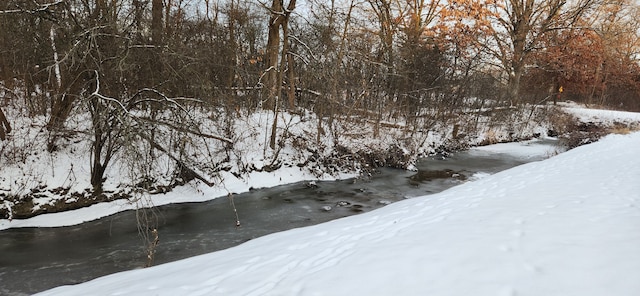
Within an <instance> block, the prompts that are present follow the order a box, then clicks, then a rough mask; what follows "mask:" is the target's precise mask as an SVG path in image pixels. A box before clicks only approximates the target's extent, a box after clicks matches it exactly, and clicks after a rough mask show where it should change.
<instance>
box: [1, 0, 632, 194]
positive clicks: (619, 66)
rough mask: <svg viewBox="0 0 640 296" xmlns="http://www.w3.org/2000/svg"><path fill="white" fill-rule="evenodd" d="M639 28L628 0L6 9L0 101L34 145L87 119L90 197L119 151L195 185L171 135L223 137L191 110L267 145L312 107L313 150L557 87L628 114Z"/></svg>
mask: <svg viewBox="0 0 640 296" xmlns="http://www.w3.org/2000/svg"><path fill="white" fill-rule="evenodd" d="M639 20H640V8H639V6H638V4H637V3H636V2H633V1H632V0H579V1H571V2H567V1H560V0H462V1H455V2H447V1H428V0H410V1H399V0H366V1H355V0H330V1H320V0H306V1H296V0H288V1H284V0H271V1H268V2H266V1H257V0H253V1H251V0H220V1H214V0H6V1H2V2H1V3H0V87H1V90H2V93H3V94H4V99H3V100H2V102H1V104H0V107H2V106H9V105H11V106H14V107H16V108H15V109H18V110H21V112H22V113H21V116H44V117H45V118H47V124H46V129H47V131H48V139H47V148H48V150H49V151H55V150H56V149H57V142H58V140H59V139H60V137H61V136H63V135H64V134H65V133H66V132H69V131H67V130H66V127H65V123H66V121H67V120H68V119H69V117H70V116H71V115H72V114H74V113H75V114H84V115H86V116H87V118H89V121H90V122H91V137H92V150H91V151H92V166H91V167H92V172H91V175H92V176H91V183H92V184H93V185H94V186H96V188H95V189H96V190H97V191H100V184H101V183H102V180H103V174H104V169H105V167H106V166H107V165H108V164H109V161H110V160H111V159H112V158H113V156H114V155H115V154H116V153H118V151H122V150H127V149H129V150H130V152H131V151H133V150H135V149H138V150H139V149H148V150H149V151H152V152H153V151H156V152H158V151H159V152H162V153H165V154H167V155H169V157H170V158H171V159H173V160H175V161H176V162H177V163H178V164H179V167H180V170H181V171H182V173H184V174H187V175H190V176H196V177H197V176H198V174H197V173H196V170H193V167H192V165H190V163H195V162H196V161H195V159H189V156H188V154H187V153H183V152H184V149H185V148H184V145H186V144H184V143H188V142H189V141H185V140H184V138H185V137H187V136H193V135H197V136H199V137H204V138H207V139H214V140H218V141H222V142H225V143H226V144H225V145H232V144H233V143H232V141H231V140H230V139H231V138H232V135H233V131H232V128H231V126H227V127H226V128H225V129H224V130H221V131H220V134H212V133H205V132H203V131H201V130H200V129H199V126H198V123H197V121H194V120H193V118H192V117H191V116H190V114H189V112H190V108H195V107H196V106H197V108H207V109H208V110H215V112H220V113H223V114H225V116H227V117H233V116H236V115H237V114H241V113H243V112H253V111H256V110H269V111H270V112H272V113H273V114H274V116H273V119H272V122H271V125H272V127H271V130H270V139H269V146H270V148H271V149H273V150H277V149H278V148H277V146H278V135H277V132H276V122H277V120H278V114H279V113H280V111H282V110H286V111H288V112H291V113H300V112H302V111H301V110H309V111H311V112H314V113H315V114H316V116H317V118H318V124H317V129H318V131H317V139H316V140H317V141H319V139H320V137H321V135H323V134H325V133H331V132H333V129H332V123H333V122H334V120H353V118H356V117H357V118H358V120H363V121H365V122H367V123H371V124H372V125H373V126H374V129H373V131H374V132H373V133H374V134H373V136H374V137H378V135H379V129H380V126H381V124H383V123H384V122H385V121H388V120H389V119H390V118H396V119H398V118H401V119H402V120H404V122H406V123H407V124H408V125H411V126H413V127H414V128H415V129H416V130H417V129H428V128H429V126H430V125H433V124H434V123H435V122H443V121H446V120H447V119H448V118H452V117H455V114H456V113H457V112H464V111H463V110H466V109H463V108H467V107H469V106H468V103H469V102H470V99H472V100H471V101H473V102H478V105H477V106H475V107H477V108H481V107H485V106H487V105H488V104H491V105H493V106H499V105H502V106H519V105H522V104H525V103H530V104H537V103H544V102H547V101H550V100H557V98H558V97H559V96H560V91H559V90H560V89H563V90H564V91H563V92H562V94H561V95H562V99H571V100H574V101H577V102H583V103H587V104H600V105H605V106H611V107H615V108H620V109H626V110H635V111H640V65H639V59H640V55H639V51H638V49H639V48H640V42H639V41H638V40H640V36H639V34H640V33H639V32H640V21H639ZM4 115H5V114H3V113H2V112H1V110H0V119H2V124H1V125H0V137H1V138H3V139H4V138H5V136H6V134H7V133H8V132H10V131H11V127H10V125H9V121H10V120H9V121H7V120H6V118H5V117H6V116H4ZM228 122H230V121H228ZM169 134H171V136H168V135H169ZM175 134H181V135H183V136H175ZM163 136H166V137H168V138H171V139H182V140H175V141H177V143H182V144H175V145H174V147H173V148H171V147H166V146H165V145H166V144H165V142H163V141H160V140H159V139H158V138H161V137H163ZM127 137H129V140H130V139H131V138H136V139H139V140H141V141H143V142H144V143H146V144H145V145H146V146H145V147H146V148H140V147H139V146H135V147H133V146H131V145H128V144H127V143H129V142H127V141H129V140H127ZM176 147H178V148H176ZM180 147H181V148H180ZM181 149H182V150H181ZM138 150H136V151H135V152H131V153H134V154H136V155H139V156H140V157H139V158H143V157H142V156H145V155H151V156H153V155H154V153H151V152H149V153H146V154H145V153H144V152H142V151H138ZM276 155H277V153H276ZM201 179H202V180H204V178H202V177H201Z"/></svg>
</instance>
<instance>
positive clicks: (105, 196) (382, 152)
mask: <svg viewBox="0 0 640 296" xmlns="http://www.w3.org/2000/svg"><path fill="white" fill-rule="evenodd" d="M547 114H551V115H552V116H548V117H547V118H545V119H544V120H543V121H539V122H538V123H537V126H535V127H533V128H531V129H530V130H529V131H528V132H526V133H520V134H518V135H517V136H514V135H513V134H512V133H510V132H509V131H507V130H502V131H499V133H500V134H498V133H497V132H496V129H493V134H490V135H487V134H484V135H471V136H469V135H463V136H461V134H460V133H461V132H460V130H462V129H459V128H458V127H457V126H456V125H454V127H453V131H449V132H448V133H447V132H446V131H444V132H442V134H445V135H447V136H445V137H442V138H441V139H440V142H439V144H438V145H437V146H436V145H434V143H431V146H430V147H428V148H427V149H425V147H419V149H412V150H407V149H405V148H404V147H399V146H398V145H397V144H395V143H393V141H392V143H387V145H381V146H378V149H367V151H366V152H365V151H363V150H360V151H353V149H346V148H344V147H343V149H335V151H334V152H333V153H332V154H331V155H332V156H331V157H332V158H334V159H331V160H330V163H322V162H327V160H323V159H316V160H315V161H314V162H313V163H309V161H308V160H307V161H305V162H304V163H295V164H292V161H284V163H285V164H286V165H284V166H280V167H278V168H275V169H273V170H271V169H269V170H266V169H264V168H261V169H256V168H254V169H253V170H251V171H249V172H247V173H246V175H244V176H238V175H237V174H232V173H228V172H225V171H222V172H220V173H219V175H218V181H219V183H218V184H217V185H216V186H213V187H209V186H206V185H205V184H203V183H202V182H199V181H198V180H193V181H190V182H185V183H183V184H173V185H172V186H164V185H162V186H156V187H152V190H139V189H136V188H128V187H124V189H122V190H120V191H106V192H104V193H101V194H93V193H92V192H91V190H90V189H86V190H85V191H83V192H69V189H68V188H63V187H59V188H53V189H47V188H41V187H37V186H36V187H34V188H31V189H30V190H29V192H28V193H27V194H25V195H23V196H21V197H20V198H19V199H18V200H19V201H21V202H18V203H14V204H13V205H11V206H5V207H0V217H2V219H0V230H2V229H7V228H14V227H32V226H41V224H42V223H39V222H38V220H41V219H36V218H38V217H40V216H50V215H54V214H61V213H68V214H65V215H61V216H74V215H73V214H74V213H78V215H75V216H77V217H76V218H71V219H70V220H72V221H69V222H60V223H54V224H53V225H54V226H63V225H66V224H69V225H73V224H78V223H82V222H85V221H89V220H94V219H98V218H101V217H104V216H109V215H112V214H115V213H117V212H120V211H125V210H135V209H140V208H149V207H154V206H159V205H163V204H168V203H177V202H178V203H179V202H202V201H206V200H212V199H215V198H220V197H224V196H231V195H233V194H237V193H242V192H246V191H249V190H252V189H254V188H264V187H273V186H278V185H283V184H289V183H296V182H301V181H318V180H338V179H348V178H366V177H367V176H369V175H371V174H375V172H376V169H377V168H379V167H393V168H400V169H412V166H413V164H414V163H415V161H417V159H418V158H419V157H424V156H426V155H428V154H431V153H444V154H446V153H452V152H456V151H461V150H466V149H469V148H471V147H474V146H484V145H490V144H496V143H505V142H519V141H524V140H529V139H532V138H536V137H541V136H551V137H559V138H560V139H562V142H563V143H564V145H565V146H566V148H568V149H572V148H575V147H578V146H581V145H584V144H588V143H592V142H595V141H597V140H598V139H600V138H601V137H603V136H605V135H607V134H610V133H625V132H629V131H631V130H634V129H637V126H638V125H637V124H635V125H629V124H623V123H617V122H616V123H614V124H611V123H603V122H581V121H580V120H578V119H577V118H575V117H573V116H571V115H570V114H568V113H558V112H553V113H547ZM542 133H546V135H543V134H542ZM395 140H396V141H397V139H395ZM336 159H338V160H340V159H347V160H348V161H345V162H339V161H336ZM283 176H285V177H284V178H283ZM45 193H46V195H49V196H51V195H58V196H64V198H56V199H53V200H54V202H53V203H52V204H48V205H46V204H45V205H39V206H37V207H36V206H34V204H33V200H34V198H37V197H38V196H39V195H42V194H45ZM176 195H182V196H189V197H188V198H180V197H176ZM69 196H70V197H71V198H69ZM70 201H71V202H70ZM83 209H85V210H84V211H82V212H86V213H84V214H82V213H79V212H78V211H80V210H83ZM89 213H92V214H89ZM61 218H62V217H61ZM62 220H64V219H62Z"/></svg>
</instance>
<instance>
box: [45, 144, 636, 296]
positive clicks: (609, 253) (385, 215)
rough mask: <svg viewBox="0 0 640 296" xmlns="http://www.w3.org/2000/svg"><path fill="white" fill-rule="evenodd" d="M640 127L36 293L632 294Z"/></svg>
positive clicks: (634, 280) (633, 288) (633, 293)
mask: <svg viewBox="0 0 640 296" xmlns="http://www.w3.org/2000/svg"><path fill="white" fill-rule="evenodd" d="M637 147H640V133H634V134H630V135H613V136H607V137H606V138H604V139H603V140H601V141H599V142H597V143H594V144H590V145H586V146H582V147H578V148H576V149H574V150H571V151H569V152H566V153H563V154H560V155H558V156H555V157H552V158H550V159H548V160H545V161H541V162H535V163H529V164H526V165H522V166H519V167H516V168H514V169H511V170H507V171H503V172H501V173H498V174H495V175H492V176H488V177H485V178H482V179H480V180H478V181H474V182H469V183H466V184H464V185H460V186H457V187H454V188H452V189H450V190H447V191H445V192H442V193H440V194H436V195H430V196H426V197H421V198H414V199H410V200H406V201H403V202H398V203H395V204H391V205H389V206H387V207H384V208H381V209H379V210H376V211H372V212H369V213H366V214H362V215H358V216H353V217H349V218H344V219H340V220H335V221H332V222H329V223H325V224H320V225H316V226H312V227H306V228H301V229H295V230H291V231H286V232H282V233H277V234H273V235H269V236H265V237H262V238H258V239H255V240H252V241H249V242H247V243H245V244H242V245H240V246H237V247H234V248H230V249H227V250H223V251H219V252H215V253H211V254H206V255H202V256H198V257H193V258H189V259H185V260H182V261H178V262H174V263H169V264H165V265H160V266H156V267H152V268H148V269H141V270H133V271H127V272H122V273H118V274H114V275H110V276H106V277H103V278H99V279H96V280H93V281H90V282H87V283H83V284H79V285H75V286H65V287H59V288H56V289H53V290H49V291H45V292H43V293H41V294H39V295H394V294H397V295H492V296H493V295H581V296H588V295H618V296H619V295H629V296H630V295H639V294H640V281H638V278H639V277H640V252H638V250H640V232H638V229H640V183H639V182H638V180H639V179H640V157H638V153H639V152H638V149H637Z"/></svg>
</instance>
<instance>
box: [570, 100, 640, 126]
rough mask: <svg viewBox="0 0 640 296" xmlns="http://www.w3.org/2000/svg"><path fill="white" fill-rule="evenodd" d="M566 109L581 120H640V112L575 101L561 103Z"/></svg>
mask: <svg viewBox="0 0 640 296" xmlns="http://www.w3.org/2000/svg"><path fill="white" fill-rule="evenodd" d="M561 105H562V106H563V109H562V110H564V111H566V112H568V113H570V114H572V115H574V116H575V117H577V118H578V120H580V121H581V122H599V123H605V124H613V123H616V122H617V123H635V124H638V123H639V122H640V113H638V112H625V111H616V110H602V109H589V108H584V107H583V106H580V105H578V104H576V103H573V102H564V103H561Z"/></svg>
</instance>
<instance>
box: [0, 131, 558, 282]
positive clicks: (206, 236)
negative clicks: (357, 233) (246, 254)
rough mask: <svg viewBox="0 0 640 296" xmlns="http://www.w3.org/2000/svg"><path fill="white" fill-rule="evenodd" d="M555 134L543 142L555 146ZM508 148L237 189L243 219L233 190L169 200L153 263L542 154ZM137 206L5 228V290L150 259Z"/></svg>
mask: <svg viewBox="0 0 640 296" xmlns="http://www.w3.org/2000/svg"><path fill="white" fill-rule="evenodd" d="M554 144H555V143H554V142H547V143H544V145H549V146H551V145H554ZM545 157H546V156H544V155H536V156H532V157H522V156H519V157H517V156H514V155H509V154H502V153H478V152H477V151H476V152H475V153H474V152H473V151H467V152H461V153H456V154H453V155H450V156H448V157H443V156H441V155H436V156H433V157H429V158H425V159H423V160H421V161H420V162H419V163H418V164H417V168H418V172H409V171H404V170H397V169H387V168H382V169H380V172H379V173H377V174H374V175H373V176H371V177H367V178H358V179H351V180H342V181H331V182H315V183H312V184H310V183H308V182H301V183H295V184H290V185H283V186H278V187H273V188H266V189H258V190H253V191H250V192H247V193H243V194H238V195H235V196H234V199H233V201H234V204H235V207H236V209H237V212H238V215H239V220H240V226H239V227H238V226H237V225H236V216H235V213H234V211H233V207H232V206H231V204H230V200H229V199H228V198H219V199H215V200H211V201H208V202H202V203H185V204H172V205H166V206H161V207H158V208H156V209H154V210H153V211H146V212H145V213H146V214H149V215H152V216H153V217H154V220H153V221H155V224H154V227H157V229H158V233H159V243H158V245H157V247H156V249H155V250H156V252H155V256H154V262H153V263H154V264H162V263H166V262H171V261H175V260H179V259H183V258H187V257H191V256H196V255H200V254H204V253H208V252H213V251H217V250H221V249H225V248H229V247H233V246H235V245H238V244H241V243H243V242H245V241H248V240H251V239H253V238H256V237H260V236H263V235H266V234H269V233H274V232H278V231H283V230H287V229H292V228H297V227H303V226H309V225H314V224H318V223H322V222H326V221H330V220H333V219H337V218H341V217H346V216H350V215H354V214H358V213H362V212H368V211H371V210H374V209H376V208H379V207H382V206H384V205H386V204H389V203H392V202H396V201H399V200H402V199H406V198H411V197H416V196H422V195H428V194H433V193H437V192H440V191H443V190H445V189H448V188H450V187H453V186H455V185H458V184H461V183H463V182H467V181H469V180H470V179H473V178H475V176H477V175H478V174H479V173H486V174H492V173H496V172H499V171H502V170H505V169H508V168H511V167H515V166H517V165H520V164H523V163H526V162H531V161H537V160H541V159H543V158H545ZM136 221H137V218H136V212H135V211H127V212H122V213H118V214H115V215H112V216H109V217H105V218H102V219H99V220H96V221H91V222H87V223H83V224H80V225H76V226H68V227H56V228H16V229H7V230H3V231H0V295H28V294H33V293H36V292H40V291H43V290H46V289H50V288H53V287H56V286H60V285H69V284H77V283H82V282H85V281H89V280H91V279H94V278H97V277H100V276H104V275H107V274H111V273H115V272H119V271H124V270H130V269H136V268H142V267H143V266H144V265H145V264H146V263H147V255H146V252H145V250H146V249H147V246H148V245H147V243H146V241H145V240H143V239H142V238H141V235H140V232H139V230H138V227H137V223H136Z"/></svg>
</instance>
